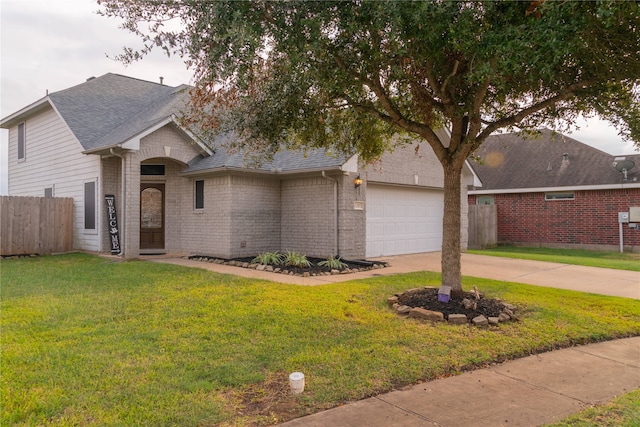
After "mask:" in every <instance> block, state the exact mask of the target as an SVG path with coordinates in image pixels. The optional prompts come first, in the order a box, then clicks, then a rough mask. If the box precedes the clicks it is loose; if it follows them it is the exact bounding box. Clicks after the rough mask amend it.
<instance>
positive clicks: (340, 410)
mask: <svg viewBox="0 0 640 427" xmlns="http://www.w3.org/2000/svg"><path fill="white" fill-rule="evenodd" d="M307 387H308V388H311V389H312V388H313V377H310V378H308V379H307ZM638 387H640V337H634V338H628V339H621V340H616V341H608V342H603V343H598V344H591V345H586V346H580V347H573V348H568V349H564V350H557V351H552V352H549V353H544V354H540V355H535V356H529V357H525V358H523V359H518V360H514V361H510V362H506V363H503V364H499V365H495V366H492V367H490V368H487V369H479V370H476V371H472V372H467V373H464V374H461V375H458V376H455V377H449V378H444V379H439V380H435V381H430V382H426V383H422V384H418V385H415V386H412V387H408V388H406V389H404V390H399V391H393V392H391V393H387V394H383V395H379V396H376V397H372V398H369V399H365V400H361V401H358V402H353V403H349V404H348V405H344V406H340V407H337V408H334V409H330V410H328V411H324V412H319V413H317V414H314V415H310V416H307V417H303V418H298V419H295V420H293V421H290V422H287V423H284V424H281V426H283V427H327V426H336V427H361V426H362V427H363V426H366V427H388V426H401V427H416V426H439V427H474V426H478V427H486V426H509V427H517V426H523V427H531V426H540V425H544V424H547V423H551V422H554V421H559V420H561V419H563V418H565V417H567V416H569V415H571V414H574V413H576V412H579V411H580V410H582V409H584V408H586V407H589V406H591V405H595V404H601V403H605V402H607V401H609V400H611V399H612V398H614V397H615V396H619V395H621V394H624V393H628V392H630V391H632V390H634V389H636V388H638Z"/></svg>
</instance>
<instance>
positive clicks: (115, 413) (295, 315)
mask: <svg viewBox="0 0 640 427" xmlns="http://www.w3.org/2000/svg"><path fill="white" fill-rule="evenodd" d="M0 268H1V280H2V283H1V284H2V288H1V301H0V326H1V328H2V329H1V332H2V335H1V339H2V354H1V356H0V366H1V369H2V376H1V380H0V394H1V397H0V406H1V417H0V425H49V426H67V425H149V426H163V425H200V426H212V425H220V426H247V425H269V424H274V423H277V422H281V421H284V420H286V419H289V418H293V417H298V416H302V415H305V414H308V413H312V412H317V411H319V410H322V409H326V408H329V407H332V406H336V405H338V404H341V403H345V402H348V401H352V400H357V399H362V398H365V397H368V396H372V395H375V394H379V393H381V392H385V391H389V390H391V389H393V388H395V387H400V386H403V385H407V384H412V383H416V382H418V381H424V380H430V379H433V378H437V377H440V376H445V375H451V374H455V373H458V372H461V371H464V370H467V369H472V368H474V367H478V366H483V365H485V364H488V363H491V362H495V361H503V360H506V359H511V358H516V357H521V356H524V355H528V354H532V353H535V352H540V351H545V350H549V349H554V348H559V347H565V346H570V345H573V344H579V343H587V342H594V341H599V340H607V339H613V338H618V337H625V336H633V335H640V305H639V304H638V303H637V301H635V300H631V299H624V298H616V297H607V296H598V295H590V294H582V293H579V292H572V291H564V290H558V289H551V288H541V287H536V286H529V285H523V284H516V283H506V282H499V281H492V280H485V279H476V278H468V277H466V278H464V281H463V286H464V288H465V289H470V288H471V287H472V286H473V285H476V286H477V287H478V289H480V290H481V291H483V292H486V294H487V296H488V297H498V298H502V299H503V300H505V301H507V302H509V303H511V304H514V305H516V306H517V307H518V308H519V313H520V315H521V316H522V317H523V320H522V321H521V322H518V323H509V324H501V325H500V326H499V327H496V328H486V329H481V328H475V327H468V326H455V325H448V324H443V323H442V324H432V323H424V322H421V321H416V320H413V319H403V318H399V317H398V316H396V315H395V314H393V313H392V312H391V310H390V309H389V308H388V307H387V304H386V298H387V297H388V296H389V295H392V294H393V293H396V292H401V291H404V290H407V289H409V288H413V287H417V286H425V285H432V286H438V285H439V284H440V275H439V274H436V273H428V272H422V273H414V274H406V275H397V276H385V277H379V278H375V279H368V280H359V281H352V282H346V283H339V284H334V285H324V286H318V287H304V286H296V285H286V284H278V283H273V282H266V281H259V280H251V279H244V278H240V277H236V276H230V275H220V274H216V273H212V272H208V271H205V270H201V269H190V268H184V267H178V266H173V265H167V264H155V263H150V262H142V261H132V262H117V261H112V260H108V259H104V258H98V257H94V256H90V255H85V254H71V255H63V256H55V257H40V258H26V259H12V260H3V261H2V262H1V264H0ZM294 371H301V372H303V373H304V374H305V377H306V388H305V392H304V393H303V394H301V395H298V396H296V397H293V396H291V395H290V394H289V393H288V392H287V391H288V390H287V387H288V379H287V377H288V374H289V373H291V372H294Z"/></svg>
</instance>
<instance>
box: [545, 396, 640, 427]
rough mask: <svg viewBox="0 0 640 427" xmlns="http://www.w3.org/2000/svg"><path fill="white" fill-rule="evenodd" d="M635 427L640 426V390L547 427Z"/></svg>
mask: <svg viewBox="0 0 640 427" xmlns="http://www.w3.org/2000/svg"><path fill="white" fill-rule="evenodd" d="M593 426H598V427H637V426H640V389H638V390H634V391H632V392H631V393H627V394H625V395H622V396H619V397H617V398H615V399H614V400H612V401H611V402H608V403H605V404H603V405H598V406H594V407H592V408H588V409H585V410H583V411H581V412H580V413H578V414H575V415H572V416H570V417H568V418H566V419H565V420H562V421H560V422H558V423H554V424H549V425H548V426H547V427H593Z"/></svg>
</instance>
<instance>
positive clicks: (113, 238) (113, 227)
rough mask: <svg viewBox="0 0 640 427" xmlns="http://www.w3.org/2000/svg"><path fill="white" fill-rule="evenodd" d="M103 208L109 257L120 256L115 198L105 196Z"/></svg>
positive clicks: (111, 195) (109, 195)
mask: <svg viewBox="0 0 640 427" xmlns="http://www.w3.org/2000/svg"><path fill="white" fill-rule="evenodd" d="M104 200H105V202H106V203H105V206H106V207H107V231H108V233H109V241H110V242H111V255H120V253H121V252H122V249H121V248H120V230H119V229H118V216H117V214H116V196H114V195H113V194H105V196H104Z"/></svg>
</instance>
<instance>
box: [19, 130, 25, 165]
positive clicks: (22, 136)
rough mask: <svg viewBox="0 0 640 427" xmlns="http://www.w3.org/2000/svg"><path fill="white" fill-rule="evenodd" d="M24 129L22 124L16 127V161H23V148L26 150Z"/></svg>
mask: <svg viewBox="0 0 640 427" xmlns="http://www.w3.org/2000/svg"><path fill="white" fill-rule="evenodd" d="M24 131H25V127H24V123H20V124H19V125H18V160H24V159H25V151H26V150H25V148H26V144H25V142H26V141H25V132H24Z"/></svg>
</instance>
